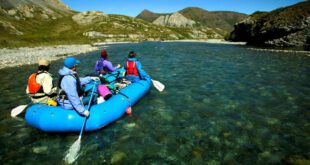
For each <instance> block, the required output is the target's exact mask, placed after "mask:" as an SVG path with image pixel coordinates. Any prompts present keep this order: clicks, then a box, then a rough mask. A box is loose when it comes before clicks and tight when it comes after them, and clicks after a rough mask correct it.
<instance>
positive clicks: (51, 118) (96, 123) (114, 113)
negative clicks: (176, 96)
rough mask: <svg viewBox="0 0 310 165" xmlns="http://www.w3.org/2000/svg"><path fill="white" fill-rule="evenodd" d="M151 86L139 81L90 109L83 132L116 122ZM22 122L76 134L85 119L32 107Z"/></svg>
mask: <svg viewBox="0 0 310 165" xmlns="http://www.w3.org/2000/svg"><path fill="white" fill-rule="evenodd" d="M150 86H151V80H150V79H147V80H140V81H138V82H136V83H133V84H130V85H128V86H127V87H125V88H123V89H121V90H120V92H119V93H118V94H116V95H113V97H111V98H110V99H109V100H107V101H105V102H103V103H100V104H95V105H93V106H91V108H90V116H89V118H88V119H87V121H86V125H85V131H95V130H98V129H101V128H103V127H105V126H106V125H108V124H109V123H111V122H113V121H115V120H117V119H119V118H120V117H121V116H122V115H123V114H124V113H125V112H126V109H127V108H128V107H131V106H132V105H134V104H135V103H136V102H137V101H138V100H139V99H141V98H142V96H144V95H145V94H146V93H147V92H148V91H149V89H150ZM85 108H86V106H85ZM25 119H26V122H27V123H28V124H29V125H31V126H32V127H35V128H37V129H39V130H42V131H44V132H77V131H80V130H81V128H82V125H83V122H84V120H85V117H84V116H81V115H79V114H78V113H77V112H76V111H75V110H67V109H63V108H61V107H60V106H56V107H55V106H48V105H46V104H34V105H32V106H31V107H29V108H28V109H27V111H26V115H25Z"/></svg>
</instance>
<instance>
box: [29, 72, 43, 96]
mask: <svg viewBox="0 0 310 165" xmlns="http://www.w3.org/2000/svg"><path fill="white" fill-rule="evenodd" d="M37 75H38V73H33V74H31V75H30V76H29V79H28V89H29V93H30V94H36V93H38V92H39V90H40V89H41V88H42V85H41V84H39V83H37V81H36V79H37Z"/></svg>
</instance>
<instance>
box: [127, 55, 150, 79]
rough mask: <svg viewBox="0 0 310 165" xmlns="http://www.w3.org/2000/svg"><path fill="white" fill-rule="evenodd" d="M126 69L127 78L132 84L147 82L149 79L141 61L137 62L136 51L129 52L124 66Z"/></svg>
mask: <svg viewBox="0 0 310 165" xmlns="http://www.w3.org/2000/svg"><path fill="white" fill-rule="evenodd" d="M124 67H125V69H126V77H125V78H126V79H127V80H129V81H131V82H132V83H134V82H137V81H139V80H146V78H148V77H149V75H148V74H147V73H146V72H145V71H144V70H143V69H142V65H141V63H140V61H138V60H137V58H136V53H135V52H134V51H130V52H129V54H128V59H127V61H126V65H124Z"/></svg>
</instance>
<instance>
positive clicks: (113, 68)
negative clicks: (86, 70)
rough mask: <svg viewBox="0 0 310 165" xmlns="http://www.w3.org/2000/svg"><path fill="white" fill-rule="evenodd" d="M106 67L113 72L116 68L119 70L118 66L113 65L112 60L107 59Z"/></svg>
mask: <svg viewBox="0 0 310 165" xmlns="http://www.w3.org/2000/svg"><path fill="white" fill-rule="evenodd" d="M105 67H106V68H107V69H108V70H109V71H111V72H113V71H115V70H117V69H118V67H114V66H113V65H112V63H111V62H110V61H107V60H106V61H105Z"/></svg>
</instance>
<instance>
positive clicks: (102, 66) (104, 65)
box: [95, 49, 121, 75]
mask: <svg viewBox="0 0 310 165" xmlns="http://www.w3.org/2000/svg"><path fill="white" fill-rule="evenodd" d="M120 67H121V66H120V64H118V65H117V66H116V67H114V66H113V65H112V62H110V61H109V60H108V52H107V50H105V49H103V50H102V51H101V58H100V59H99V60H98V61H97V62H96V66H95V72H96V74H97V75H99V74H106V73H110V72H113V71H115V70H117V69H118V68H120Z"/></svg>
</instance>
